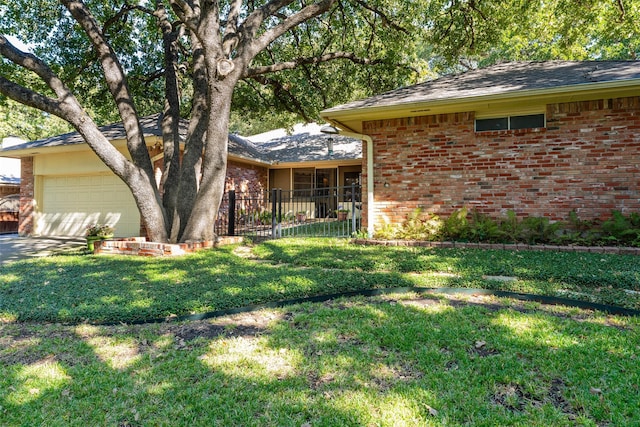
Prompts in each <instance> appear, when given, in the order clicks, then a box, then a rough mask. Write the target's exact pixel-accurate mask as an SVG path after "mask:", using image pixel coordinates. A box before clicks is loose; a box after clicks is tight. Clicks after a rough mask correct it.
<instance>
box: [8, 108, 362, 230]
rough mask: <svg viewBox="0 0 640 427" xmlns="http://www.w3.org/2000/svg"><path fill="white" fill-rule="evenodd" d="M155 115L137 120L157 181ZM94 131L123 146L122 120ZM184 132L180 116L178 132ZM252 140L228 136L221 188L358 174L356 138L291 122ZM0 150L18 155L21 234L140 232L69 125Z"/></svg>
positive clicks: (320, 181)
mask: <svg viewBox="0 0 640 427" xmlns="http://www.w3.org/2000/svg"><path fill="white" fill-rule="evenodd" d="M160 119H161V117H160V115H158V114H156V115H152V116H148V117H144V118H142V119H141V125H142V127H143V130H144V134H145V141H146V143H147V146H148V149H149V153H150V155H151V158H152V161H153V162H154V166H155V169H156V177H157V180H158V182H159V181H160V176H161V174H162V157H163V155H162V148H161V147H162V133H161V130H160ZM100 130H101V131H102V132H103V133H104V134H105V135H106V136H107V138H108V139H109V140H110V141H111V142H112V143H113V145H114V146H115V147H116V148H118V149H119V150H120V151H121V152H123V153H125V152H126V141H125V132H124V128H123V126H122V123H115V124H111V125H107V126H102V127H101V128H100ZM185 132H186V123H183V124H182V127H181V133H182V136H183V137H184V135H185ZM252 139H253V140H252ZM252 139H248V138H243V137H241V136H238V135H233V134H232V135H229V151H228V153H229V157H228V166H227V179H226V184H225V185H226V190H235V191H236V193H239V194H244V193H246V194H253V193H256V192H262V191H264V190H268V189H270V188H275V187H278V188H283V189H298V188H309V189H314V188H316V187H317V186H323V185H325V184H326V183H329V184H332V185H336V184H340V183H344V182H345V181H347V182H349V180H353V179H359V174H360V164H361V157H362V154H361V153H362V149H361V142H360V141H359V140H354V139H351V138H347V137H340V136H337V137H336V136H334V137H332V136H329V135H323V134H321V133H320V131H319V127H318V126H317V125H315V126H312V125H307V126H303V127H297V128H296V129H295V132H294V133H293V134H292V135H287V134H286V133H285V132H284V131H281V132H279V133H273V134H271V137H269V138H267V137H266V136H265V135H258V136H256V137H254V138H252ZM330 139H331V142H332V144H333V150H332V151H331V152H329V145H328V144H329V140H330ZM0 156H3V157H13V158H19V159H20V160H21V164H22V177H23V179H22V182H21V184H20V185H21V194H22V197H21V199H20V228H19V232H20V233H21V234H23V235H46V236H74V235H75V236H78V235H83V234H84V232H85V230H86V228H87V227H88V226H89V225H91V224H94V223H109V224H112V225H114V226H115V235H116V236H118V237H130V236H138V235H141V234H142V233H143V230H142V228H141V223H140V215H139V213H138V210H137V207H136V205H135V202H134V200H133V197H132V196H131V193H130V192H129V190H128V188H127V187H126V185H125V184H124V183H123V182H122V181H121V180H120V179H119V178H118V177H116V176H115V175H114V174H113V173H112V172H111V171H110V170H109V169H108V168H107V167H106V166H105V165H104V164H103V163H102V162H101V161H100V160H99V159H98V157H97V156H96V155H95V154H94V153H93V152H92V151H91V149H90V148H89V146H88V145H87V144H86V143H85V142H84V140H83V139H82V137H81V136H80V135H79V134H78V133H77V132H72V133H68V134H64V135H58V136H55V137H51V138H46V139H42V140H38V141H30V142H26V143H23V144H18V145H15V146H11V147H7V148H5V149H3V150H1V151H0ZM354 177H355V178H354ZM325 180H326V181H325Z"/></svg>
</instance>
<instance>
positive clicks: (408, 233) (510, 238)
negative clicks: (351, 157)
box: [375, 208, 640, 247]
mask: <svg viewBox="0 0 640 427" xmlns="http://www.w3.org/2000/svg"><path fill="white" fill-rule="evenodd" d="M468 217H469V214H468V210H467V209H466V208H462V209H459V210H457V211H455V212H453V213H452V214H451V215H450V216H449V217H448V218H447V219H445V220H442V219H441V218H440V217H438V216H437V215H434V214H429V213H424V211H423V210H422V209H415V210H414V211H412V212H411V213H410V214H408V215H407V219H406V220H405V221H404V222H403V223H402V224H386V225H385V226H383V227H382V228H379V229H377V230H376V233H375V236H376V237H377V238H381V239H407V240H428V241H432V240H454V241H473V242H487V243H495V242H503V243H517V242H523V243H528V244H540V243H552V244H563V245H568V244H573V245H590V246H593V245H611V244H615V245H629V246H638V247H640V214H638V213H632V214H630V215H629V216H625V215H624V214H622V213H621V212H619V211H613V212H612V215H611V218H609V219H608V220H606V221H604V222H602V221H600V220H581V219H580V218H579V217H578V214H577V213H576V212H575V211H574V212H571V213H570V214H569V217H568V218H567V220H566V221H556V222H551V221H550V220H549V218H547V217H528V218H524V219H522V220H519V218H518V217H517V215H516V213H515V212H513V211H508V212H507V214H506V217H504V218H502V219H499V220H496V219H494V218H491V217H489V216H488V215H485V214H482V213H480V212H478V211H477V210H473V211H472V212H471V215H470V217H471V218H470V219H469V218H468Z"/></svg>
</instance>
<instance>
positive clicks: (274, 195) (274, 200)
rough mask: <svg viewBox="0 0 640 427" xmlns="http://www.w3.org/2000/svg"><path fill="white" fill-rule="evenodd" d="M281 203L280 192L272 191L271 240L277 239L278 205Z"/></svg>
mask: <svg viewBox="0 0 640 427" xmlns="http://www.w3.org/2000/svg"><path fill="white" fill-rule="evenodd" d="M279 203H280V201H279V200H278V190H277V189H275V188H274V189H272V190H271V238H272V239H275V237H276V227H277V224H276V222H277V221H276V213H277V209H278V206H277V204H279Z"/></svg>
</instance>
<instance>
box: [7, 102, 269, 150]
mask: <svg viewBox="0 0 640 427" xmlns="http://www.w3.org/2000/svg"><path fill="white" fill-rule="evenodd" d="M161 120H162V115H161V114H153V115H150V116H146V117H142V118H140V125H141V126H142V130H143V132H144V136H145V137H149V136H162V129H161ZM187 125H188V122H187V121H186V120H181V122H180V137H181V138H183V139H184V138H185V136H186V134H187ZM98 129H100V132H102V133H103V135H104V136H105V137H106V138H107V139H108V140H110V141H115V140H119V139H125V138H126V132H125V130H124V125H123V124H122V122H119V123H112V124H109V125H105V126H100V127H99V128H98ZM84 143H85V141H84V138H82V136H81V135H80V134H79V133H78V132H70V133H65V134H62V135H56V136H52V137H50V138H44V139H39V140H36V141H29V142H25V143H23V144H17V145H12V146H10V147H7V148H4V149H3V150H1V151H0V152H2V153H7V154H8V155H10V154H11V151H14V150H29V149H36V148H49V147H62V146H68V145H78V144H84ZM229 153H230V154H232V155H236V156H238V157H242V158H245V159H248V160H254V161H260V162H269V159H268V156H267V155H265V153H263V152H262V151H260V150H259V149H258V148H257V147H256V146H255V145H254V144H253V143H252V142H251V141H249V140H247V139H245V138H242V137H241V136H238V135H229Z"/></svg>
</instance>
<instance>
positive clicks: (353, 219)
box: [351, 182, 356, 234]
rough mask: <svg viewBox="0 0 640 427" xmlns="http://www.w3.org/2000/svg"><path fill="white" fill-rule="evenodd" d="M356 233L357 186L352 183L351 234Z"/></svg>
mask: <svg viewBox="0 0 640 427" xmlns="http://www.w3.org/2000/svg"><path fill="white" fill-rule="evenodd" d="M355 233H356V185H355V184H354V183H353V182H352V183H351V234H355Z"/></svg>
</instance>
